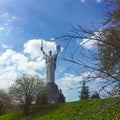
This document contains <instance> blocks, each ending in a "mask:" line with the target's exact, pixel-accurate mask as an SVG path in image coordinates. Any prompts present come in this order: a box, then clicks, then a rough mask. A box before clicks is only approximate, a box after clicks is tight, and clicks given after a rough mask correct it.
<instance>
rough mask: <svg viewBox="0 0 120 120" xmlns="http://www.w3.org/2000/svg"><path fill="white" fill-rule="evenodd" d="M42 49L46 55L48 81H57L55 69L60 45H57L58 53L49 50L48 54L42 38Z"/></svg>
mask: <svg viewBox="0 0 120 120" xmlns="http://www.w3.org/2000/svg"><path fill="white" fill-rule="evenodd" d="M41 51H42V53H43V55H44V56H45V57H46V79H47V82H53V83H54V82H55V70H56V60H57V56H58V54H59V52H60V46H59V45H57V46H56V54H54V55H52V51H51V50H50V51H49V54H46V53H45V51H44V50H43V41H42V40H41Z"/></svg>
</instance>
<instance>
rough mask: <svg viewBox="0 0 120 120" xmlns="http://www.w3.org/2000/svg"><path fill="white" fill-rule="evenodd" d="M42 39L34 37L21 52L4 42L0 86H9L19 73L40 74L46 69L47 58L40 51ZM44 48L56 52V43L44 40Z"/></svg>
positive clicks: (1, 55)
mask: <svg viewBox="0 0 120 120" xmlns="http://www.w3.org/2000/svg"><path fill="white" fill-rule="evenodd" d="M40 43H41V39H32V40H29V41H27V42H26V43H25V44H24V49H23V51H21V52H16V51H14V50H12V49H8V48H9V46H7V45H5V44H2V47H3V48H6V51H5V52H3V53H1V54H0V88H7V87H9V86H10V85H11V84H12V83H13V82H14V80H15V78H16V77H17V76H18V75H19V74H23V73H27V74H38V75H40V74H39V71H41V70H43V69H45V60H44V56H43V54H42V52H41V51H40ZM43 44H44V50H45V52H46V53H47V52H48V51H49V50H52V51H53V52H55V46H56V44H55V43H53V42H48V41H45V40H44V41H43ZM40 76H41V77H42V75H40ZM43 76H44V75H43Z"/></svg>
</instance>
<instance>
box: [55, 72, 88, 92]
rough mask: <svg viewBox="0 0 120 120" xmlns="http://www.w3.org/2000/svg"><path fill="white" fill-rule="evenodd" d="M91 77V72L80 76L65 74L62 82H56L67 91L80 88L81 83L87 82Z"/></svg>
mask: <svg viewBox="0 0 120 120" xmlns="http://www.w3.org/2000/svg"><path fill="white" fill-rule="evenodd" d="M89 75H90V73H89V72H86V73H83V74H81V75H79V76H76V75H74V74H68V73H65V74H64V77H62V78H61V79H60V80H57V81H56V82H57V84H58V85H59V86H60V87H61V88H62V89H63V90H64V91H66V90H69V89H73V88H76V87H78V86H80V82H81V81H83V80H85V79H86V78H87V77H88V76H89ZM71 86H72V87H71Z"/></svg>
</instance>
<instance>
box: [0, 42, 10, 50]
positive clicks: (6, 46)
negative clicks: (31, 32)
mask: <svg viewBox="0 0 120 120" xmlns="http://www.w3.org/2000/svg"><path fill="white" fill-rule="evenodd" d="M1 46H2V48H5V49H8V48H12V46H9V45H6V44H4V43H2V44H1Z"/></svg>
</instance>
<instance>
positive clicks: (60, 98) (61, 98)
mask: <svg viewBox="0 0 120 120" xmlns="http://www.w3.org/2000/svg"><path fill="white" fill-rule="evenodd" d="M56 102H57V103H63V102H65V97H64V95H63V93H62V90H61V89H59V93H58V94H57V97H56Z"/></svg>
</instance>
